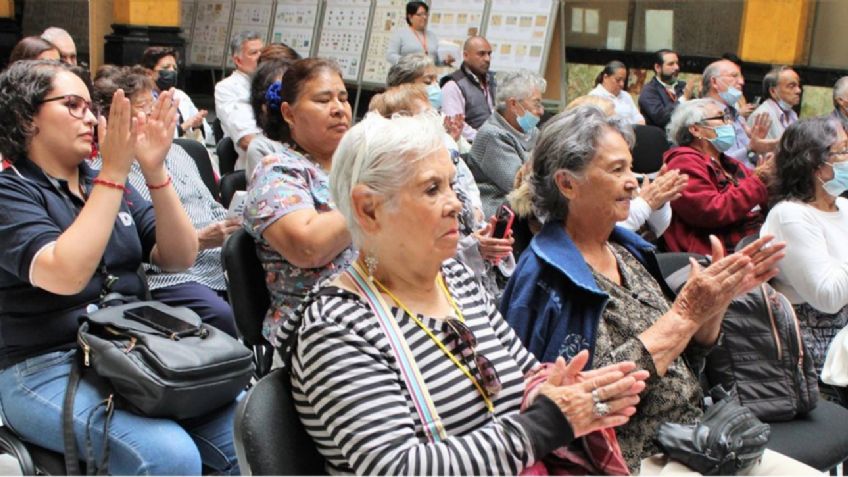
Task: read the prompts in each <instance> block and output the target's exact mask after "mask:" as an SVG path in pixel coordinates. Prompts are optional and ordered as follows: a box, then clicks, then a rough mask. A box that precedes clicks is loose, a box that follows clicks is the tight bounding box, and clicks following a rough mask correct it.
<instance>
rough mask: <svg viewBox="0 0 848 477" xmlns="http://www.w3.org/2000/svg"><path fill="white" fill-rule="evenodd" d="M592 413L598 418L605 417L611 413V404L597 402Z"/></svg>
mask: <svg viewBox="0 0 848 477" xmlns="http://www.w3.org/2000/svg"><path fill="white" fill-rule="evenodd" d="M592 411H593V412H594V413H595V415H596V416H598V417H604V416H606V415H607V414H609V413H610V407H609V404H607V403H605V402H596V403H595V406H594V408H593V409H592Z"/></svg>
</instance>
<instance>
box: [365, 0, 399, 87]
mask: <svg viewBox="0 0 848 477" xmlns="http://www.w3.org/2000/svg"><path fill="white" fill-rule="evenodd" d="M405 16H406V0H377V3H376V5H375V6H374V15H373V16H372V17H371V34H370V35H369V36H368V49H367V50H366V52H365V70H364V71H363V72H362V81H363V82H364V83H372V84H379V85H384V84H385V83H386V74H387V73H388V72H389V68H390V67H391V65H390V64H389V62H388V61H386V51H387V50H388V49H389V39H390V38H391V36H392V31H393V30H394V29H395V28H406V27H407V26H406V20H405V18H404V17H405Z"/></svg>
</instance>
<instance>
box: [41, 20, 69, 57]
mask: <svg viewBox="0 0 848 477" xmlns="http://www.w3.org/2000/svg"><path fill="white" fill-rule="evenodd" d="M41 39H42V40H47V41H49V42H50V43H53V45H55V46H56V49H58V50H59V61H61V62H62V63H65V64H68V65H71V66H76V65H77V46H76V44H74V39H73V38H71V35H70V34H69V33H68V32H67V31H65V30H63V29H61V28H59V27H49V28H47V29H46V30H44V32H43V33H42V34H41Z"/></svg>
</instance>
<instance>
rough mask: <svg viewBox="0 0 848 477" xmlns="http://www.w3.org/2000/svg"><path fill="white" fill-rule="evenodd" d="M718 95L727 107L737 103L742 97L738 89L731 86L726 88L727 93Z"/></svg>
mask: <svg viewBox="0 0 848 477" xmlns="http://www.w3.org/2000/svg"><path fill="white" fill-rule="evenodd" d="M718 95H719V96H721V99H722V101H724V102H725V103H726V104H727V105H728V106H733V105H735V104H736V103H737V102H738V101H739V98H741V97H742V91H739V89H738V88H736V87H735V86H731V87H729V88H727V91H725V92H723V93H719V94H718Z"/></svg>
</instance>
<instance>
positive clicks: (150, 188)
mask: <svg viewBox="0 0 848 477" xmlns="http://www.w3.org/2000/svg"><path fill="white" fill-rule="evenodd" d="M170 184H171V176H168V180H166V181H165V182H163V183H161V184H156V185H150V184H147V189H148V190H156V189H163V188H165V187H168V185H170Z"/></svg>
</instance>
